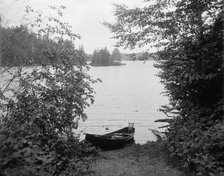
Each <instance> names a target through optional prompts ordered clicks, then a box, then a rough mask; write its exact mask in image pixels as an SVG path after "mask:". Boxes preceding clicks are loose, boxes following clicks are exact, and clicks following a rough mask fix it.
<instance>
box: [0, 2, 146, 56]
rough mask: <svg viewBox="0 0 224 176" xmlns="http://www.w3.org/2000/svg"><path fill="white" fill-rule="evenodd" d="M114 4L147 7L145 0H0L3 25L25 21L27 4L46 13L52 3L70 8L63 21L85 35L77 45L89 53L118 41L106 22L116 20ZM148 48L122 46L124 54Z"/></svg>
mask: <svg viewBox="0 0 224 176" xmlns="http://www.w3.org/2000/svg"><path fill="white" fill-rule="evenodd" d="M114 3H116V4H125V5H127V6H129V7H142V6H144V2H143V0H0V15H1V18H2V21H3V24H5V25H8V26H11V25H20V24H21V23H22V22H24V20H23V17H24V15H25V12H24V10H25V7H26V5H30V6H31V7H32V8H33V9H34V10H38V11H40V12H41V13H45V14H47V13H46V12H47V11H48V10H49V7H48V6H49V5H56V6H60V5H64V6H65V7H66V9H65V10H64V12H63V21H65V22H68V23H69V24H70V25H71V26H72V31H73V32H74V33H78V34H80V35H81V40H79V41H76V44H75V45H76V46H79V45H83V47H84V50H85V52H86V53H88V54H91V53H93V51H94V50H95V49H101V48H104V47H107V48H108V50H109V51H110V52H112V51H113V49H114V48H115V44H116V41H115V40H114V39H111V37H112V36H113V34H112V33H111V32H110V31H109V29H108V28H107V27H106V26H104V25H102V23H103V22H104V21H107V22H115V17H114V15H113V12H114V7H113V4H114ZM147 49H148V48H147V47H145V48H135V49H134V50H129V49H126V50H125V49H124V48H123V47H120V48H119V50H120V51H121V52H124V53H130V52H141V51H146V50H147Z"/></svg>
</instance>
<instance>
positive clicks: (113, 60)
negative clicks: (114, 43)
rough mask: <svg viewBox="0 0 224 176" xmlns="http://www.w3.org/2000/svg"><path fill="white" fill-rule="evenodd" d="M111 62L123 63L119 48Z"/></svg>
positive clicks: (114, 51) (113, 54)
mask: <svg viewBox="0 0 224 176" xmlns="http://www.w3.org/2000/svg"><path fill="white" fill-rule="evenodd" d="M111 62H121V53H120V51H119V49H118V48H115V49H114V50H113V52H112V55H111Z"/></svg>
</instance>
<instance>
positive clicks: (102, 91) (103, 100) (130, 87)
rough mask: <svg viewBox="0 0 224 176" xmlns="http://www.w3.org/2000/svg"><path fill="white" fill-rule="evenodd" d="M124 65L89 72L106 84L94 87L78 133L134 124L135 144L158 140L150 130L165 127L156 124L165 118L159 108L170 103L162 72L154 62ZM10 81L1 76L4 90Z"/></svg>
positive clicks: (110, 129)
mask: <svg viewBox="0 0 224 176" xmlns="http://www.w3.org/2000/svg"><path fill="white" fill-rule="evenodd" d="M125 63H126V65H125V66H110V67H92V68H91V69H90V71H89V74H90V75H91V76H92V77H93V78H95V79H97V78H100V79H101V80H102V81H103V82H102V83H100V82H99V83H96V84H94V85H93V87H94V90H95V92H96V94H95V102H94V104H93V105H91V106H90V107H89V108H88V109H87V110H86V113H87V116H88V119H87V120H86V121H85V122H80V126H79V128H78V131H83V132H84V133H85V132H88V133H97V134H102V133H106V132H111V131H113V130H116V129H119V128H122V127H125V126H127V125H128V122H133V123H134V126H135V141H136V143H140V144H143V143H145V142H146V141H153V140H155V139H156V138H155V136H154V135H153V134H152V133H151V131H150V130H149V129H157V128H158V127H159V126H162V125H164V124H162V123H155V122H154V121H155V120H157V119H160V118H166V116H165V115H164V114H163V113H161V112H159V111H158V109H159V108H160V106H161V105H164V104H167V103H168V99H167V97H165V96H163V95H162V94H161V92H163V91H164V89H163V85H162V84H161V83H160V82H159V78H158V77H157V76H156V74H157V73H158V72H159V70H158V69H156V68H155V67H153V64H154V63H155V62H154V61H147V62H145V63H144V62H141V61H134V62H132V61H126V62H125ZM8 79H9V77H8V76H7V75H3V74H1V75H0V83H1V87H4V86H5V85H6V83H7V80H8ZM83 138H84V135H83V133H81V139H83Z"/></svg>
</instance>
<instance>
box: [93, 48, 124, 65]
mask: <svg viewBox="0 0 224 176" xmlns="http://www.w3.org/2000/svg"><path fill="white" fill-rule="evenodd" d="M91 64H92V65H102V66H103V65H113V64H121V53H120V51H119V49H118V48H115V49H114V50H113V52H112V54H110V52H109V51H108V49H107V48H106V47H105V48H103V49H97V50H94V52H93V55H92V56H91Z"/></svg>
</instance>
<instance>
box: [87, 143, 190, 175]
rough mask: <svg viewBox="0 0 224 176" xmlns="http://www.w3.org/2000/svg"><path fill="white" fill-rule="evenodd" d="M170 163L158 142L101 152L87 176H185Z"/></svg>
mask: <svg viewBox="0 0 224 176" xmlns="http://www.w3.org/2000/svg"><path fill="white" fill-rule="evenodd" d="M174 164H175V163H172V162H170V161H169V160H168V159H167V157H166V154H165V151H164V150H163V145H162V144H161V143H159V142H149V143H147V144H144V145H139V144H136V145H131V146H128V147H126V148H124V149H120V150H112V151H101V152H100V155H99V157H98V158H97V159H96V160H95V161H94V162H92V164H91V167H90V170H91V173H89V174H88V176H149V175H150V176H187V175H188V174H186V173H184V172H183V171H180V169H179V168H178V167H177V166H176V167H175V166H174Z"/></svg>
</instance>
